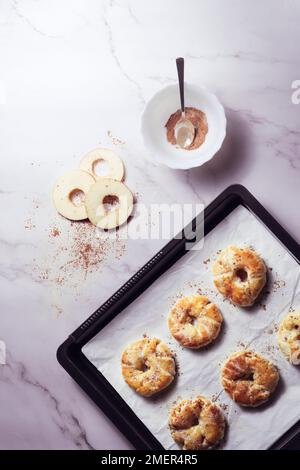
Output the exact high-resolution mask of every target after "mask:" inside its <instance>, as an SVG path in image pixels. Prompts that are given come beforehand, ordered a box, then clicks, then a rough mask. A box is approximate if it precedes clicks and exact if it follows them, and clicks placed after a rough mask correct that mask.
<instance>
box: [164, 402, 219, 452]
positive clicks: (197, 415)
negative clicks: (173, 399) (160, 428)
mask: <svg viewBox="0 0 300 470" xmlns="http://www.w3.org/2000/svg"><path fill="white" fill-rule="evenodd" d="M169 426H170V430H171V434H172V437H173V439H174V441H175V442H177V443H178V444H179V445H180V446H182V448H183V449H184V450H206V449H211V448H213V447H214V446H215V445H216V444H217V443H218V442H219V441H220V440H221V439H223V437H224V431H225V419H224V416H223V413H222V411H221V410H220V408H219V407H218V406H217V405H216V404H214V403H212V402H211V401H210V400H208V399H207V398H205V397H202V396H199V397H197V398H195V399H194V400H182V401H181V402H179V403H177V404H176V405H174V406H173V408H172V409H171V411H170V414H169Z"/></svg>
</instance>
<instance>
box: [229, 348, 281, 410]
mask: <svg viewBox="0 0 300 470" xmlns="http://www.w3.org/2000/svg"><path fill="white" fill-rule="evenodd" d="M278 380H279V374H278V371H277V368H276V367H275V366H274V364H272V362H270V361H268V360H267V359H265V358H264V357H262V356H261V355H260V354H258V353H256V352H254V351H239V352H236V353H234V354H233V355H232V356H230V357H229V358H228V359H227V361H226V362H225V364H224V365H223V368H222V384H223V387H224V389H225V390H226V392H227V393H228V394H229V395H230V397H231V398H232V399H233V400H234V401H235V402H236V403H238V404H239V405H243V406H253V407H255V406H259V405H261V404H262V403H264V402H265V401H267V400H268V399H269V398H270V396H271V394H272V393H273V391H274V390H275V388H276V386H277V383H278Z"/></svg>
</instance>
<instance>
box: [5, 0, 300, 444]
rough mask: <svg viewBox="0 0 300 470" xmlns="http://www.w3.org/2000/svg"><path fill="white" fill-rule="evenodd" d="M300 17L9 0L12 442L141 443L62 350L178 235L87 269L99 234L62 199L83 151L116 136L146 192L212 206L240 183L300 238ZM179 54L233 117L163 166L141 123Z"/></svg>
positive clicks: (232, 2)
mask: <svg viewBox="0 0 300 470" xmlns="http://www.w3.org/2000/svg"><path fill="white" fill-rule="evenodd" d="M299 16H300V5H299V3H298V2H296V1H292V0H290V1H285V2H283V1H281V0H264V1H263V2H261V1H259V0H254V1H251V2H250V1H248V2H246V1H244V2H241V1H238V0H227V1H226V2H224V1H223V0H213V1H212V0H202V1H197V0H185V1H184V2H183V1H179V0H178V1H174V0H165V1H163V2H162V1H160V0H152V1H151V2H149V1H147V0H131V1H130V0H119V1H113V0H111V1H106V0H103V1H100V0H51V1H50V0H48V1H46V0H22V1H21V0H19V1H17V0H1V1H0V59H1V68H0V151H1V159H0V208H1V215H2V221H1V236H0V250H1V268H0V289H1V315H0V340H2V341H4V342H5V343H6V350H7V351H6V354H7V357H6V362H7V364H6V365H0V421H1V424H0V448H1V449H17V448H22V449H55V448H57V449H76V448H79V449H87V448H96V449H105V448H122V449H127V448H130V445H129V444H128V442H127V440H126V439H125V438H124V437H123V436H122V435H121V434H120V433H119V432H118V431H117V430H116V429H115V428H114V427H113V426H112V425H111V423H110V422H109V421H108V420H107V419H106V418H105V416H104V415H103V414H102V413H101V412H100V411H99V410H98V409H97V408H96V407H95V406H94V404H93V403H92V402H91V401H90V400H89V399H88V398H87V397H86V396H85V395H84V394H83V392H82V391H81V390H80V389H79V387H77V386H76V385H75V384H74V383H73V381H72V380H71V379H70V378H69V376H68V375H67V374H66V373H65V372H64V370H63V369H62V368H61V367H60V366H59V365H58V363H57V361H56V357H55V353H56V349H57V346H58V345H59V344H60V343H61V342H62V341H63V340H64V339H65V338H66V336H67V335H68V334H69V333H70V332H71V331H72V330H73V329H74V328H75V327H76V326H78V325H79V324H80V323H81V322H82V321H83V320H84V319H85V318H86V317H87V316H88V315H89V314H90V313H92V312H93V310H94V309H96V307H98V306H99V305H100V304H101V303H102V302H103V301H104V300H105V299H106V298H107V297H108V296H109V295H110V294H112V293H113V292H114V291H115V290H116V288H118V287H119V286H120V285H121V284H122V283H123V282H124V281H126V280H127V278H128V277H129V276H130V275H131V274H133V273H134V272H135V270H136V269H137V268H138V267H139V266H141V265H142V264H143V263H144V262H146V261H147V260H148V258H149V257H150V256H151V255H152V254H153V253H154V252H155V251H157V248H158V246H159V245H161V244H163V243H165V242H164V241H163V242H159V241H149V240H148V241H143V240H135V241H134V240H129V241H128V242H126V243H125V245H126V246H125V247H123V246H121V243H120V242H118V243H117V253H115V252H114V250H115V248H114V247H112V246H108V245H107V244H104V245H103V247H102V250H104V254H105V256H104V259H103V260H102V261H101V260H100V259H99V253H98V254H97V256H96V258H97V259H96V261H97V262H96V264H95V265H93V266H91V265H90V264H89V268H90V269H91V270H92V272H89V273H86V269H85V267H84V263H85V258H84V256H83V255H82V254H80V237H81V238H83V239H84V242H86V241H87V238H88V237H89V236H91V233H90V232H89V231H88V228H87V226H85V225H81V226H80V227H81V228H80V229H79V230H81V232H80V234H79V235H78V226H77V225H76V226H70V224H69V223H68V222H67V221H64V220H62V219H61V218H59V217H58V216H57V214H56V212H55V209H54V208H53V206H52V203H51V198H50V191H51V187H52V185H53V182H54V180H55V178H56V177H57V176H59V175H60V174H61V173H62V172H63V171H64V170H67V169H69V168H73V167H76V166H77V163H78V161H79V159H80V157H81V155H82V154H83V153H84V152H86V151H87V150H90V149H91V148H93V147H95V146H97V145H99V143H101V144H109V145H110V146H112V147H116V148H117V149H118V151H119V153H120V154H121V155H122V157H123V158H124V161H125V162H126V169H127V177H126V178H127V179H126V181H127V183H128V185H129V186H130V187H131V188H132V189H133V190H134V191H135V192H136V193H137V196H138V200H139V201H140V202H144V203H146V204H150V203H151V202H167V203H172V202H176V201H178V200H179V199H180V200H181V199H184V201H183V202H193V203H195V202H198V203H199V202H203V203H205V204H207V203H209V202H210V201H211V200H212V199H213V198H214V197H215V196H216V195H217V194H218V193H219V192H220V191H221V190H222V189H224V188H225V187H226V186H228V185H229V184H231V183H235V182H239V183H242V184H244V185H245V186H246V187H248V189H249V190H251V191H252V192H253V193H254V195H255V196H256V197H257V198H258V199H259V200H260V201H261V202H262V203H263V204H264V205H265V207H266V208H267V209H269V210H270V211H271V213H272V214H273V215H274V216H275V217H276V218H277V219H278V220H279V222H280V223H282V225H283V226H284V227H285V228H287V229H288V231H289V232H290V233H291V234H292V235H293V236H294V237H295V238H296V240H297V241H298V242H300V231H299V223H300V222H299V200H300V185H299V175H300V160H299V145H300V131H299V128H298V126H299V122H300V105H298V106H297V105H294V104H292V102H291V92H292V90H291V83H292V81H293V80H296V79H299V78H300V59H299V42H300V31H299ZM179 55H183V56H184V57H185V58H186V67H187V69H186V75H187V79H188V80H189V81H191V82H195V83H202V84H203V85H205V86H207V87H208V88H210V89H211V90H212V91H213V92H215V93H216V94H217V95H218V96H219V98H220V99H221V101H222V102H223V104H224V106H225V107H226V114H227V118H228V137H227V138H226V142H225V144H224V146H223V148H222V150H221V151H220V152H219V154H218V155H217V156H216V157H215V159H214V160H213V161H212V162H211V163H209V164H207V165H206V166H204V167H202V168H198V169H195V170H191V171H172V170H168V169H164V168H160V167H155V166H154V165H152V164H151V162H149V161H147V159H146V158H145V157H146V150H145V149H144V148H143V145H142V142H141V138H140V135H139V124H140V113H141V111H142V109H143V106H144V103H145V101H146V100H147V99H148V98H149V97H150V96H151V95H152V94H153V93H154V92H155V91H156V90H158V89H159V88H160V87H161V86H162V85H164V84H167V83H173V82H174V81H175V78H176V75H175V67H174V59H175V57H177V56H179ZM113 137H114V138H113ZM116 138H117V139H116ZM179 195H180V196H179ZM55 227H57V228H58V229H59V235H58V236H55V237H54V236H51V235H50V234H51V232H52V234H55V235H56V234H57V233H58V232H57V231H55ZM53 230H54V232H53ZM76 237H77V239H78V240H79V241H78V240H77V241H76ZM78 237H79V238H78ZM78 244H79V248H78ZM64 248H65V249H66V250H63V249H64ZM100 258H101V256H100ZM76 260H77V261H78V260H79V263H76ZM68 262H69V264H66V263H68ZM90 262H91V260H90ZM61 266H63V268H61ZM60 268H61V269H60Z"/></svg>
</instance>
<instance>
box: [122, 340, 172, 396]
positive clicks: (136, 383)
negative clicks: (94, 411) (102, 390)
mask: <svg viewBox="0 0 300 470" xmlns="http://www.w3.org/2000/svg"><path fill="white" fill-rule="evenodd" d="M175 373H176V371H175V360H174V357H173V354H172V352H171V351H170V349H169V348H168V346H167V345H166V344H165V343H163V342H162V341H161V340H160V339H157V338H148V337H146V338H143V339H140V340H138V341H135V342H134V343H132V344H130V345H129V346H128V347H127V348H126V349H125V351H124V352H123V354H122V374H123V377H124V379H125V381H126V383H127V384H128V385H129V386H130V387H131V388H133V389H134V390H135V391H136V392H137V393H139V394H140V395H143V396H145V397H150V396H151V395H154V394H155V393H158V392H161V391H162V390H163V389H164V388H166V387H167V386H168V385H170V383H171V382H172V381H173V379H174V377H175Z"/></svg>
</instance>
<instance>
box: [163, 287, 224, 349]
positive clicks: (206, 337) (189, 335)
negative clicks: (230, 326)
mask: <svg viewBox="0 0 300 470" xmlns="http://www.w3.org/2000/svg"><path fill="white" fill-rule="evenodd" d="M222 321H223V317H222V315H221V312H220V310H219V309H218V307H217V306H216V305H215V304H213V303H211V302H210V301H209V299H208V297H206V296H205V295H199V294H194V295H191V296H189V297H183V298H182V299H179V300H178V301H177V302H176V303H175V305H174V306H173V307H172V309H171V311H170V313H169V317H168V325H169V329H170V332H171V334H172V336H173V337H174V338H175V339H176V340H177V341H178V342H179V343H180V344H181V345H182V346H184V347H185V348H193V349H197V348H201V347H203V346H206V345H207V344H209V343H211V342H212V341H214V339H216V337H217V336H218V334H219V332H220V329H221V325H222Z"/></svg>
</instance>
